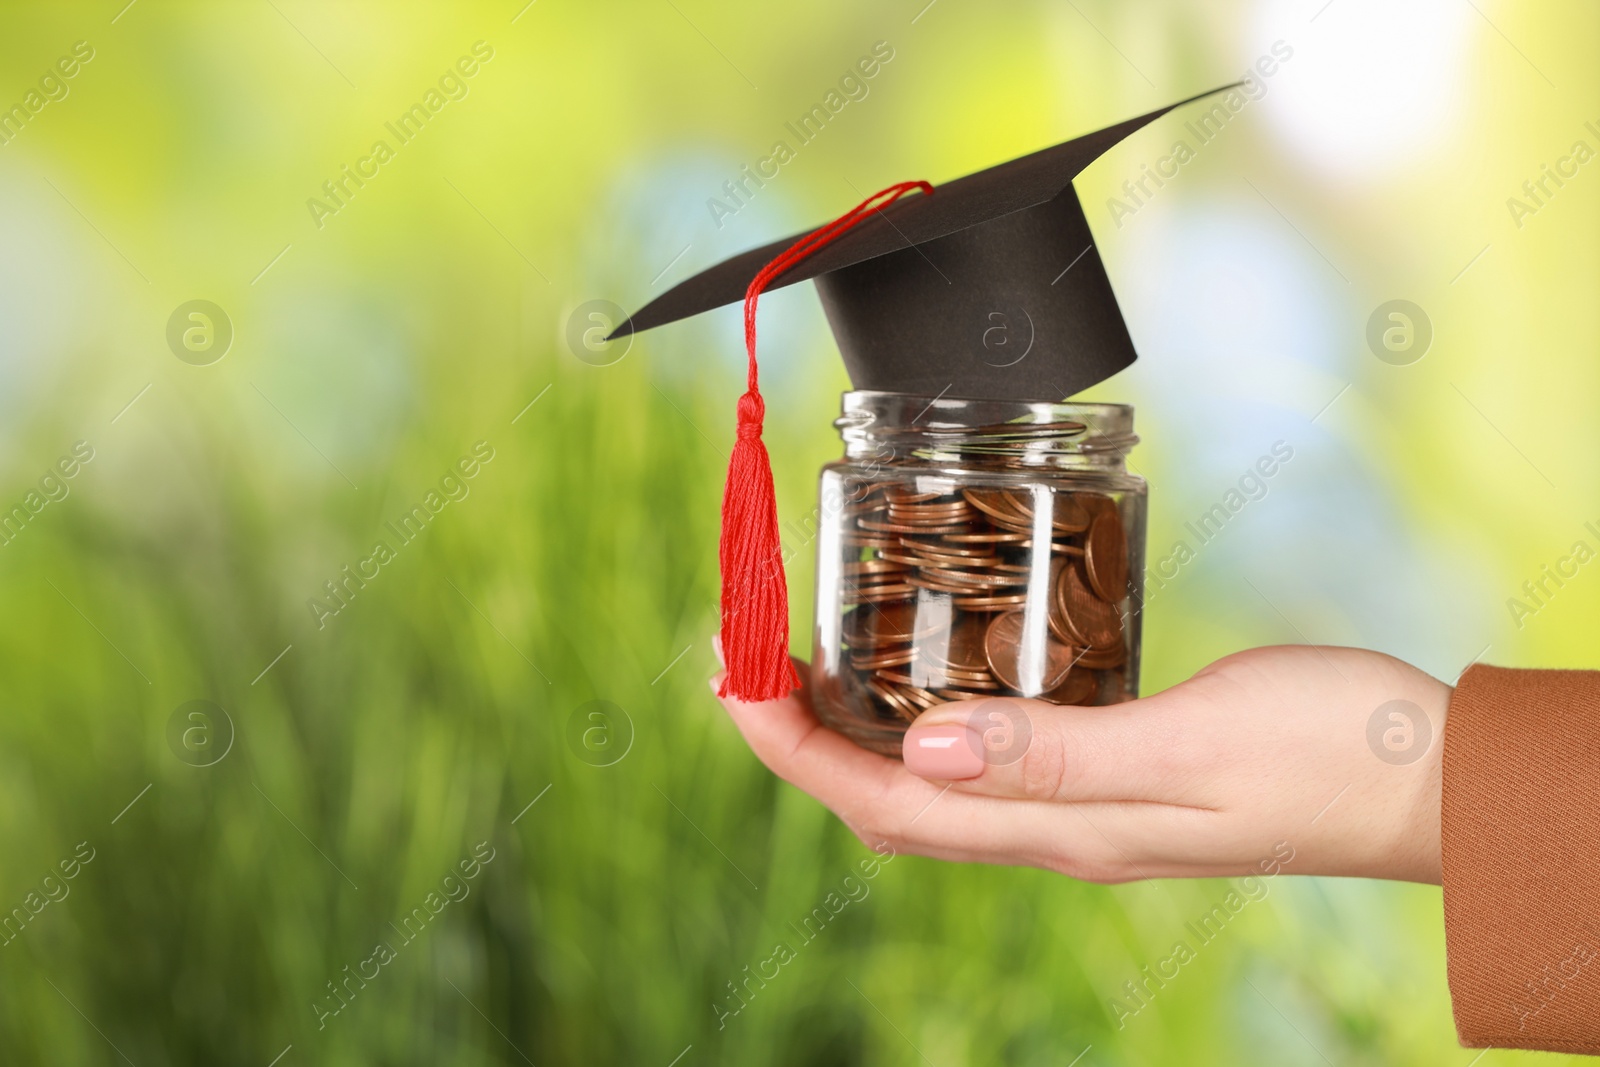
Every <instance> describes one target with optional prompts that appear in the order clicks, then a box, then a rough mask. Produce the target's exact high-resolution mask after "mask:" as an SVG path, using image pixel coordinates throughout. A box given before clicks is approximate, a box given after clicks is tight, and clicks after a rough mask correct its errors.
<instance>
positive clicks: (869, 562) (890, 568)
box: [844, 559, 908, 575]
mask: <svg viewBox="0 0 1600 1067" xmlns="http://www.w3.org/2000/svg"><path fill="white" fill-rule="evenodd" d="M907 569H908V568H907V567H906V566H905V564H903V563H895V562H889V561H888V560H886V559H864V560H861V561H860V562H859V563H846V564H845V565H844V573H845V574H847V575H865V574H899V573H904V572H905V571H906V570H907Z"/></svg>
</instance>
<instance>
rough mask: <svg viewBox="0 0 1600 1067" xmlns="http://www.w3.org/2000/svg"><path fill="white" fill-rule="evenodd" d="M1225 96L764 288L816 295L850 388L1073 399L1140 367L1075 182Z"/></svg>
mask: <svg viewBox="0 0 1600 1067" xmlns="http://www.w3.org/2000/svg"><path fill="white" fill-rule="evenodd" d="M1222 88H1232V86H1224V87H1222ZM1221 91H1222V89H1213V90H1211V91H1210V92H1207V93H1201V94H1199V95H1198V96H1193V97H1190V98H1189V99H1188V100H1184V101H1181V102H1179V103H1177V104H1172V105H1169V106H1168V107H1164V108H1161V109H1159V110H1157V111H1152V112H1150V113H1149V114H1146V115H1140V116H1139V117H1138V118H1133V119H1128V120H1127V121H1125V122H1120V123H1118V124H1116V125H1115V126H1109V127H1107V128H1105V129H1103V130H1096V131H1095V132H1094V133H1089V134H1085V135H1084V136H1082V137H1078V138H1075V139H1073V140H1071V141H1067V142H1065V143H1063V144H1058V145H1056V146H1054V147H1052V148H1046V149H1043V150H1041V151H1038V152H1034V153H1032V154H1031V155H1026V156H1023V157H1022V158H1020V159H1014V160H1012V161H1010V162H1009V163H1002V164H1000V165H999V166H996V167H991V168H989V169H988V170H984V171H979V172H978V173H976V174H969V175H967V176H966V177H964V178H957V179H956V180H954V181H951V182H947V183H946V184H944V185H941V186H939V187H938V191H937V194H936V195H932V196H926V195H925V196H914V197H909V198H906V199H903V200H899V201H898V202H896V203H894V204H893V205H892V206H889V207H885V208H882V209H881V210H878V211H875V212H872V213H871V215H872V217H870V218H867V219H865V220H863V221H861V222H860V224H859V225H856V226H854V227H852V228H851V229H850V230H849V232H848V233H843V234H840V235H839V236H838V237H837V238H836V239H834V240H833V241H831V242H830V243H828V244H827V246H826V247H822V248H819V249H817V250H816V251H815V252H814V253H813V254H812V255H809V256H807V257H806V258H804V259H802V260H800V261H798V262H796V263H794V264H793V265H792V266H791V267H790V268H789V269H788V270H786V271H784V272H783V273H782V274H781V276H779V277H777V278H774V279H773V280H771V282H770V284H768V285H767V286H766V288H768V289H778V288H782V287H784V286H787V285H793V284H795V283H797V282H803V281H807V280H814V281H815V282H816V286H817V295H818V296H820V297H821V298H822V307H823V310H824V311H826V313H827V316H828V324H829V326H830V327H831V328H832V331H833V335H834V338H835V339H836V340H837V342H838V345H839V352H840V354H841V355H842V356H843V357H844V363H845V368H846V370H848V371H849V374H850V381H851V382H852V383H853V384H854V386H855V388H857V389H872V390H884V391H889V392H901V393H916V394H925V395H928V396H933V395H939V394H943V395H945V396H953V397H969V398H980V399H1002V400H1030V401H1048V400H1059V399H1062V398H1065V397H1068V396H1071V395H1073V394H1074V393H1078V392H1081V391H1082V390H1084V389H1087V388H1088V387H1089V386H1091V385H1094V384H1096V383H1097V382H1101V381H1104V380H1105V379H1106V378H1109V377H1110V376H1111V375H1113V374H1116V373H1117V372H1118V371H1120V370H1123V369H1125V368H1126V367H1128V366H1129V365H1130V364H1131V363H1133V361H1134V359H1135V358H1136V357H1137V354H1136V353H1135V351H1134V348H1133V339H1132V338H1131V337H1129V335H1128V327H1127V324H1126V323H1125V322H1124V321H1123V318H1122V313H1121V311H1120V310H1119V309H1118V307H1117V298H1116V294H1115V293H1113V292H1112V289H1111V280H1110V279H1109V278H1108V277H1107V276H1106V271H1105V266H1104V264H1103V263H1102V262H1101V260H1100V255H1099V251H1098V249H1096V248H1095V243H1094V235H1093V234H1092V233H1091V232H1090V230H1089V220H1088V219H1087V218H1086V217H1085V216H1084V212H1083V205H1082V204H1081V203H1080V202H1079V200H1078V195H1077V192H1076V191H1075V190H1074V189H1073V187H1072V180H1073V179H1074V178H1075V177H1077V176H1078V175H1079V174H1080V173H1082V172H1083V171H1084V170H1085V169H1086V168H1087V167H1088V166H1089V165H1090V164H1091V163H1093V162H1094V161H1095V160H1096V159H1098V158H1100V156H1101V155H1102V154H1104V153H1105V152H1106V150H1107V149H1109V148H1111V147H1112V146H1113V145H1115V144H1117V143H1118V142H1119V141H1121V140H1122V139H1123V138H1125V137H1127V136H1128V135H1129V134H1132V133H1134V132H1135V131H1137V130H1139V129H1141V128H1142V127H1144V126H1146V125H1148V124H1149V123H1150V122H1152V121H1154V120H1155V119H1158V118H1160V117H1161V116H1162V115H1165V114H1166V113H1167V112H1169V111H1171V110H1173V109H1174V108H1178V107H1182V106H1183V105H1184V104H1187V103H1191V102H1193V101H1195V100H1198V99H1200V98H1201V97H1204V96H1209V95H1211V93H1215V92H1221ZM804 236H806V235H804V234H801V235H796V236H793V237H788V238H785V239H784V240H781V241H774V242H773V243H772V244H769V245H766V246H763V247H761V248H756V249H752V250H751V251H749V252H745V253H742V254H740V255H737V256H734V257H733V258H732V259H728V260H725V261H723V262H722V263H718V264H717V265H716V266H713V267H710V268H708V269H706V270H703V271H701V272H700V273H699V274H696V275H694V276H693V277H692V278H689V279H687V280H686V281H683V282H680V283H679V284H677V285H675V286H674V287H672V288H671V289H669V290H667V291H666V292H665V293H662V294H661V295H660V296H658V297H656V298H655V299H654V300H652V301H650V302H649V303H648V304H646V305H645V306H644V307H642V308H640V309H639V310H638V311H636V312H634V314H633V315H632V316H631V317H630V318H628V320H627V321H626V322H624V323H622V324H621V325H620V326H618V327H617V329H616V330H615V331H614V332H613V334H612V335H611V336H612V337H621V336H624V335H627V334H631V333H637V332H639V331H641V330H648V329H651V328H653V327H656V326H662V325H665V324H666V323H669V322H676V321H678V320H679V319H684V318H688V317H689V316H691V315H698V314H700V313H701V312H703V311H709V310H711V309H712V308H717V307H721V306H723V305H725V304H731V303H734V302H735V301H738V300H742V299H744V298H745V296H746V291H747V290H748V288H749V287H750V284H751V282H752V280H754V279H755V277H756V276H757V275H758V274H759V273H760V272H761V270H762V268H764V267H765V266H767V265H768V264H769V263H771V262H772V261H773V260H774V258H775V257H777V256H779V255H780V253H782V252H784V251H785V250H786V249H789V248H791V247H792V246H793V245H794V244H795V243H796V241H798V240H800V239H801V238H803V237H804Z"/></svg>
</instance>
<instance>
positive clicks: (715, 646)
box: [711, 634, 728, 670]
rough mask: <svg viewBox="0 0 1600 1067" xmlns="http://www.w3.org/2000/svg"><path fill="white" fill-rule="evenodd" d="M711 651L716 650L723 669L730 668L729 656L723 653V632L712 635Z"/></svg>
mask: <svg viewBox="0 0 1600 1067" xmlns="http://www.w3.org/2000/svg"><path fill="white" fill-rule="evenodd" d="M711 651H713V652H715V653H716V654H717V662H718V663H720V664H722V669H723V670H727V669H728V660H727V657H725V656H723V654H722V635H721V634H712V635H711Z"/></svg>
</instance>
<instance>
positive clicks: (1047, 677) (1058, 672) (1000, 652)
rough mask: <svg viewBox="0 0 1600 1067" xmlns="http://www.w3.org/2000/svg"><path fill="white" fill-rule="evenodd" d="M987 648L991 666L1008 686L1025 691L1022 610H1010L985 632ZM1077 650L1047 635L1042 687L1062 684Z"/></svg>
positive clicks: (1046, 687)
mask: <svg viewBox="0 0 1600 1067" xmlns="http://www.w3.org/2000/svg"><path fill="white" fill-rule="evenodd" d="M983 648H984V652H985V653H986V654H987V655H988V658H989V669H990V670H991V671H993V672H994V676H995V677H996V678H998V679H999V680H1000V682H1001V683H1002V684H1004V685H1005V686H1006V688H1008V689H1015V690H1017V691H1018V692H1022V691H1023V689H1022V684H1021V681H1020V677H1021V674H1020V666H1021V662H1022V656H1023V652H1024V647H1023V640H1022V612H1020V611H1008V612H1006V613H1005V614H1004V615H999V616H996V617H995V620H994V621H993V622H991V623H990V624H989V631H988V633H987V634H986V635H985V636H984V641H983ZM1074 654H1075V650H1074V649H1073V648H1072V646H1071V645H1064V644H1062V643H1061V642H1060V641H1053V640H1051V639H1050V638H1048V637H1046V638H1045V646H1044V664H1043V666H1044V674H1043V677H1042V678H1041V679H1040V683H1041V684H1040V691H1041V692H1048V691H1049V690H1051V689H1054V688H1055V687H1056V686H1058V685H1060V684H1061V682H1062V680H1063V679H1065V678H1066V676H1067V673H1068V672H1069V671H1071V670H1072V657H1073V655H1074Z"/></svg>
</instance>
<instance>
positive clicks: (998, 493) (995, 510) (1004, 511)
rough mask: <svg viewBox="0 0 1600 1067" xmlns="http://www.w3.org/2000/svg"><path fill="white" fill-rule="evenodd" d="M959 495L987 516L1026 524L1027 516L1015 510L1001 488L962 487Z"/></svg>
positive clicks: (1014, 523)
mask: <svg viewBox="0 0 1600 1067" xmlns="http://www.w3.org/2000/svg"><path fill="white" fill-rule="evenodd" d="M961 495H962V496H963V497H964V498H965V499H966V501H967V503H969V504H971V505H972V506H973V507H975V508H977V509H978V510H979V511H981V512H983V513H984V514H985V515H987V516H989V517H990V518H991V519H995V520H996V521H999V522H1003V523H1011V524H1013V525H1016V524H1019V523H1020V524H1021V525H1023V526H1024V527H1026V526H1027V522H1028V517H1027V516H1026V515H1023V514H1021V513H1020V512H1018V511H1017V510H1016V506H1015V505H1014V504H1013V503H1012V502H1011V500H1010V499H1009V497H1008V496H1007V494H1006V492H1005V490H1003V489H963V490H961Z"/></svg>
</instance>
